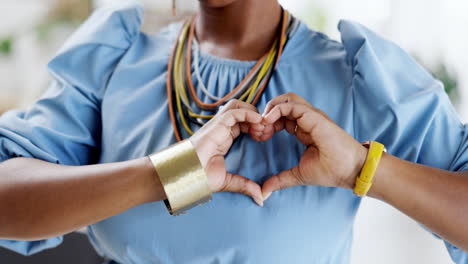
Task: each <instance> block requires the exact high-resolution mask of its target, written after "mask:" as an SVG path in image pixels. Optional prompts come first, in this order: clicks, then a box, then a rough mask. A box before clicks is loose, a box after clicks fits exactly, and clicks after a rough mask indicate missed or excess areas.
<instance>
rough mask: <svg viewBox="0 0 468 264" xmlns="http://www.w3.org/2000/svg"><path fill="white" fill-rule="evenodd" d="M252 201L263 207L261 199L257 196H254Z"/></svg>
mask: <svg viewBox="0 0 468 264" xmlns="http://www.w3.org/2000/svg"><path fill="white" fill-rule="evenodd" d="M254 201H255V202H256V203H257V204H258V205H259V206H260V207H263V200H261V199H259V198H256V197H255V198H254Z"/></svg>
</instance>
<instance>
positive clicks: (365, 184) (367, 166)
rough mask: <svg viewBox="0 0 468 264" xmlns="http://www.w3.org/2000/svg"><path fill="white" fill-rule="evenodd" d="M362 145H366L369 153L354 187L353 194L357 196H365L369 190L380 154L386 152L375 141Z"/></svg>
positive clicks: (382, 146)
mask: <svg viewBox="0 0 468 264" xmlns="http://www.w3.org/2000/svg"><path fill="white" fill-rule="evenodd" d="M363 145H364V146H367V145H368V146H369V151H368V152H367V158H366V162H365V163H364V166H363V167H362V170H361V173H360V175H359V177H357V178H356V184H355V185H354V193H355V194H356V195H358V196H364V195H366V194H367V192H368V191H369V189H370V188H371V186H372V183H373V180H374V175H375V172H376V170H377V167H378V166H379V163H380V159H381V158H382V153H383V152H386V149H385V146H384V145H383V144H381V143H379V142H377V141H370V142H364V143H363Z"/></svg>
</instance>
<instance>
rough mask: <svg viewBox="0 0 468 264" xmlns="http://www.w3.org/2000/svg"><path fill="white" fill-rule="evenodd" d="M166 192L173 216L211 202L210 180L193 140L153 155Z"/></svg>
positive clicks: (167, 204)
mask: <svg viewBox="0 0 468 264" xmlns="http://www.w3.org/2000/svg"><path fill="white" fill-rule="evenodd" d="M149 158H150V159H151V162H152V163H153V166H154V168H155V169H156V172H157V173H158V175H159V179H160V180H161V184H162V186H163V188H164V192H165V193H166V197H167V200H165V201H164V203H165V204H166V207H167V209H168V210H169V213H170V214H172V215H180V214H182V213H184V212H186V211H187V210H189V209H191V208H193V207H195V206H197V205H200V204H203V203H206V202H208V201H210V200H211V190H210V187H209V186H208V178H207V176H206V174H205V171H204V170H203V167H202V166H201V163H200V160H199V159H198V155H197V153H196V151H195V148H194V147H193V145H192V142H190V140H188V139H187V140H183V141H181V142H179V143H177V144H174V145H172V146H170V147H169V148H167V149H165V150H163V151H160V152H158V153H155V154H152V155H149Z"/></svg>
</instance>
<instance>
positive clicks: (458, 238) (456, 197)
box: [368, 154, 468, 251]
mask: <svg viewBox="0 0 468 264" xmlns="http://www.w3.org/2000/svg"><path fill="white" fill-rule="evenodd" d="M374 179H375V182H374V184H373V186H372V188H371V190H370V192H369V194H368V195H369V196H372V197H375V198H377V199H380V200H382V201H384V202H386V203H388V204H391V205H392V206H394V207H396V208H397V209H399V210H400V211H402V212H403V213H405V214H407V215H408V216H410V217H412V218H413V219H415V220H416V221H418V222H420V223H421V224H423V225H425V226H427V227H428V228H429V229H431V230H432V231H433V232H434V233H436V234H438V235H440V236H441V237H443V238H444V239H446V240H447V241H449V242H450V243H452V244H453V245H455V246H457V247H459V248H461V249H464V250H466V251H468V177H467V175H466V174H464V173H455V172H449V171H445V170H440V169H436V168H431V167H428V166H424V165H420V164H416V163H411V162H407V161H404V160H401V159H398V158H396V157H394V156H392V155H389V154H385V155H384V156H383V157H382V160H381V162H380V164H379V167H378V169H377V172H376V175H375V177H374Z"/></svg>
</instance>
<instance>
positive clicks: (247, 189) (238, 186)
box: [223, 172, 263, 206]
mask: <svg viewBox="0 0 468 264" xmlns="http://www.w3.org/2000/svg"><path fill="white" fill-rule="evenodd" d="M225 183H226V184H225V187H224V188H223V191H224V192H236V193H242V194H245V195H247V196H250V197H252V199H254V201H255V202H256V203H257V204H258V205H260V206H263V196H262V190H261V188H260V186H259V185H258V184H257V183H256V182H254V181H252V180H249V179H247V178H245V177H242V176H240V175H237V174H232V173H229V172H228V173H226V182H225Z"/></svg>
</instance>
